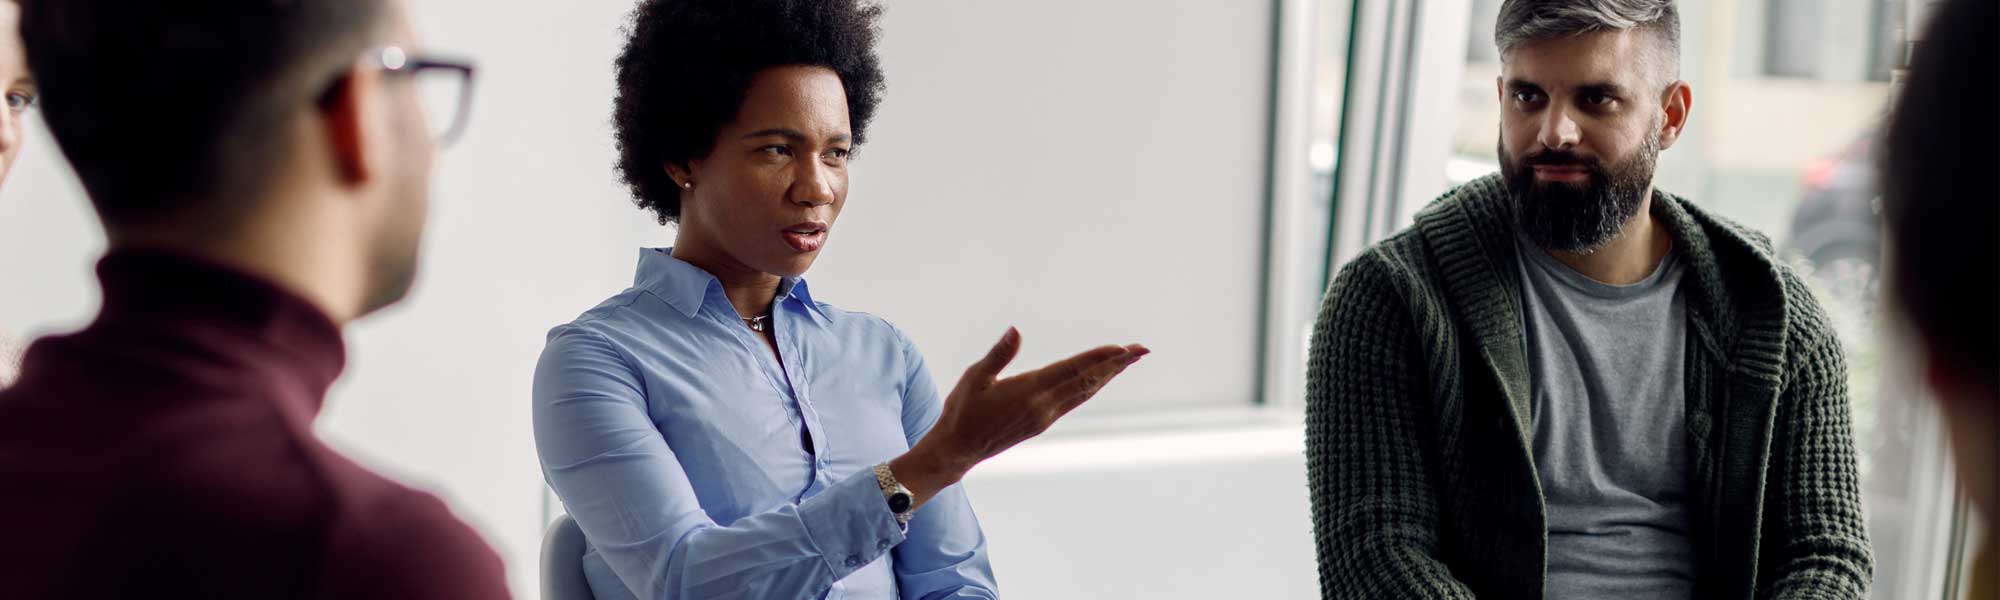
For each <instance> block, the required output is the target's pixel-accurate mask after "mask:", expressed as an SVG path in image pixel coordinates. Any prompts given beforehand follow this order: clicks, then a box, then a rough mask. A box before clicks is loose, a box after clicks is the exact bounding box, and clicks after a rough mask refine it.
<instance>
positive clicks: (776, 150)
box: [758, 146, 792, 156]
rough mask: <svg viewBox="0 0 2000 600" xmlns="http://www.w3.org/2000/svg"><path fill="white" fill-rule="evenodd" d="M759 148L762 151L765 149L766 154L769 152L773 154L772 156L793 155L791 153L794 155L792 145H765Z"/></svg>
mask: <svg viewBox="0 0 2000 600" xmlns="http://www.w3.org/2000/svg"><path fill="white" fill-rule="evenodd" d="M758 150H761V151H763V152H764V153H765V154H769V155H771V156H791V155H792V148H791V147H790V146H765V147H763V148H758Z"/></svg>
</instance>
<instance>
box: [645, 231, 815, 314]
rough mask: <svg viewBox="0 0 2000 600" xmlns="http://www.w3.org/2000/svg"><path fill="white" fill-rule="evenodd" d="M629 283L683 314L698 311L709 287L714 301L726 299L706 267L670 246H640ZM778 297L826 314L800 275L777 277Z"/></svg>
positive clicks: (810, 311) (811, 311)
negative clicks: (678, 255) (635, 270)
mask: <svg viewBox="0 0 2000 600" xmlns="http://www.w3.org/2000/svg"><path fill="white" fill-rule="evenodd" d="M632 285H633V286H634V287H638V288H642V289H645V290H648V291H651V292H653V294H655V295H658V296H659V297H660V298H661V299H664V300H666V302H667V304H668V305H670V306H673V307H674V310H677V311H680V313H681V315H682V316H686V317H692V316H694V315H695V313H698V312H701V305H702V303H703V302H704V301H706V300H707V298H708V295H709V292H710V290H711V289H712V290H713V291H714V292H715V297H716V299H717V301H721V302H727V300H726V299H725V298H724V296H723V295H722V282H721V281H718V280H716V278H715V276H714V275H710V274H709V273H708V271H703V270H701V267H697V266H694V265H693V264H689V263H688V262H687V261H683V260H681V259H679V258H675V257H674V249H673V248H671V247H668V248H641V249H639V271H638V273H637V274H636V275H634V276H633V280H632ZM777 297H778V300H779V302H780V303H783V302H784V301H786V300H792V301H796V302H797V303H798V304H799V305H801V306H803V307H805V309H806V313H807V314H809V315H813V316H815V317H817V318H819V319H821V320H822V321H824V320H825V319H826V318H827V316H826V313H825V312H824V310H823V309H821V308H820V306H819V303H818V302H815V301H813V298H812V291H811V286H808V285H807V284H806V280H805V278H803V277H786V278H784V279H783V280H782V281H780V282H779V283H778V296H777Z"/></svg>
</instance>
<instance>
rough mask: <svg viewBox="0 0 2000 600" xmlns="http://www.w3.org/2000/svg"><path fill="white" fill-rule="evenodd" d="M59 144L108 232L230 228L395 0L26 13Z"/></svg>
mask: <svg viewBox="0 0 2000 600" xmlns="http://www.w3.org/2000/svg"><path fill="white" fill-rule="evenodd" d="M21 4H22V7H21V38H22V43H23V45H24V46H25V49H26V51H27V58H28V66H29V68H30V69H31V70H32V71H33V72H34V73H35V80H36V84H37V86H38V87H39V88H40V91H41V101H40V104H41V107H42V115H43V119H44V121H45V122H47V123H48V127H49V131H50V133H51V134H53V135H54V137H55V139H56V145H57V146H59V147H61V148H62V151H63V154H64V155H65V156H67V157H68V158H69V162H70V165H71V166H72V167H74V168H75V169H76V173H77V176H78V178H80V179H82V181H83V186H84V188H85V190H86V191H88V192H89V193H90V200H91V204H92V206H94V207H95V208H96V209H97V213H98V216H99V218H101V219H102V220H103V221H104V223H105V225H106V227H107V228H108V229H114V230H115V229H116V228H118V227H120V226H124V225H136V224H149V223H155V222H158V221H161V220H164V219H173V218H180V217H185V216H189V215H191V214H192V215H211V214H214V215H217V216H220V215H226V214H230V213H228V212H218V209H220V210H222V211H229V210H233V209H235V208H238V206H237V205H238V204H240V203H242V202H245V201H247V200H248V196H249V195H250V194H252V193H254V192H256V191H259V190H260V189H261V186H263V185H264V184H265V183H266V182H267V180H268V177H267V176H268V175H269V171H270V170H271V168H272V166H273V165H275V164H277V162H278V161H279V160H281V159H282V158H284V157H285V156H286V153H285V148H286V143H285V142H287V141H288V140H287V138H286V137H285V132H286V130H285V129H284V128H283V126H282V125H283V121H282V119H283V118H284V116H285V115H287V114H288V113H289V111H290V110H291V109H292V108H293V107H294V106H296V104H293V103H295V102H310V101H312V100H314V99H316V98H317V96H316V94H317V92H318V91H319V90H318V89H314V88H317V87H318V86H320V85H322V84H324V83H328V82H326V81H318V79H319V78H322V77H325V78H331V77H332V76H333V74H335V73H337V72H339V71H338V69H339V67H340V65H343V64H345V63H346V62H347V61H352V60H356V59H358V58H359V56H360V53H361V52H362V51H363V50H364V49H365V45H366V44H368V43H370V42H371V41H372V38H373V36H374V35H375V34H376V32H377V31H378V30H379V27H380V25H381V20H382V17H383V14H384V13H385V11H386V8H385V5H384V0H23V1H22V2H21Z"/></svg>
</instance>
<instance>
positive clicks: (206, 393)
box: [0, 251, 507, 600]
mask: <svg viewBox="0 0 2000 600" xmlns="http://www.w3.org/2000/svg"><path fill="white" fill-rule="evenodd" d="M97 272H98V277H99V278H100V279H101V280H102V281H103V285H104V305H103V306H104V308H103V312H102V313H101V314H100V315H99V316H98V318H97V321H96V322H95V323H92V324H91V325H90V327H89V328H87V329H85V330H83V331H82V332H79V333H76V334H73V335H66V336H58V337H50V338H45V339H42V340H40V341H37V342H35V343H34V344H33V345H32V346H30V347H29V348H28V352H27V355H26V357H25V358H24V360H23V364H22V372H21V378H20V380H19V381H17V382H16V385H15V386H14V387H11V388H8V389H6V390H4V391H0V597H4V598H128V597H129V598H139V597H201V598H478V599H482V600H483V599H488V598H504V597H506V596H507V589H506V587H505V581H504V577H503V566H502V564H501V562H500V558H499V556H498V555H496V554H495V553H494V552H493V550H492V549H491V548H490V547H488V546H487V545H486V543H485V542H483V541H482V540H481V539H480V538H479V535H478V534H476V533H474V532H473V531H472V529H470V528H468V527H467V526H466V525H465V524H464V523H461V522H460V521H459V520H458V519H456V518H454V517H453V516H452V514H451V511H450V510H449V509H447V508H446V507H445V505H444V503H442V502H440V501H438V499H437V498H435V497H433V496H431V495H429V494H426V493H423V492H419V491H416V490H412V489H410V488H407V487H404V486H402V485H398V484H396V483H395V482H393V481H390V480H388V479H385V478H383V477H382V476H380V475H377V474H375V473H373V472H370V471H369V470H367V469H365V468H363V467H361V466H360V465H357V464H355V463H354V462H352V461H349V460H348V459H346V458H344V457H342V456H341V455H340V454H339V453H336V452H334V451H333V450H332V449H331V448H328V447H327V446H326V445H325V444H324V443H321V442H320V440H319V439H318V438H316V437H314V435H313V431H312V422H313V417H314V416H315V415H317V414H318V413H319V410H320V403H321V401H322V399H323V398H324V397H325V395H326V391H327V387H328V386H329V385H332V383H333V380H334V379H335V378H336V377H337V376H339V374H340V371H341V368H342V366H343V365H344V364H345V362H346V357H345V350H344V348H343V345H342V342H341V336H340V329H339V328H338V326H336V325H334V323H333V322H332V321H331V320H329V319H328V318H327V317H326V316H325V315H324V314H323V313H321V312H320V311H319V310H317V309H316V308H314V307H313V306H312V305H310V304H308V303H307V302H306V301H305V300H303V299H301V298H299V297H297V296H294V295H292V294H289V293H287V292H285V291H283V290H280V289H279V288H278V287H276V286H275V285H272V284H270V283H268V282H265V281H263V280H260V279H258V278H255V277H251V276H248V275H245V274H242V273H238V272H235V271H231V270H229V269H226V268H223V267H220V266H218V265H214V264H211V263H207V262H204V261H200V260H197V259H193V258H190V257H186V256H180V255H174V254H170V253H164V252H157V251H115V252H112V253H111V254H110V255H109V256H107V257H105V258H104V260H103V261H102V262H101V263H99V264H98V268H97Z"/></svg>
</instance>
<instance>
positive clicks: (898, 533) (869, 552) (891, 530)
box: [799, 471, 904, 581]
mask: <svg viewBox="0 0 2000 600" xmlns="http://www.w3.org/2000/svg"><path fill="white" fill-rule="evenodd" d="M799 520H800V521H803V522H804V523H805V527H806V538H807V539H808V541H810V542H812V545H813V548H814V549H816V550H818V551H819V554H820V558H821V559H824V560H825V561H826V566H827V569H829V570H831V571H832V572H833V578H834V580H835V581H838V580H840V579H844V578H846V577H847V576H848V574H851V573H853V572H855V571H857V570H860V569H861V568H862V567H865V566H868V564H869V563H873V562H875V559H878V558H881V557H882V555H884V554H888V553H889V549H890V548H895V547H896V545H897V544H901V543H903V535H904V534H903V528H902V527H901V526H899V525H898V524H897V523H896V515H895V514H894V513H891V512H889V500H888V498H886V497H884V496H883V495H882V486H881V484H878V483H876V482H875V473H874V472H872V471H863V472H861V473H857V474H855V475H854V476H852V477H848V478H847V479H846V480H845V481H842V482H840V483H837V484H834V486H833V487H831V488H828V489H827V490H826V493H823V494H820V495H818V496H813V497H811V498H808V499H806V501H805V502H802V503H800V504H799Z"/></svg>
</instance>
